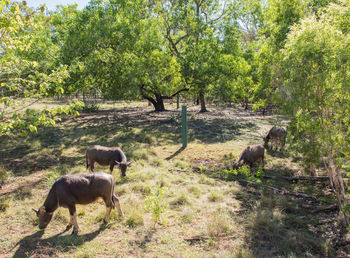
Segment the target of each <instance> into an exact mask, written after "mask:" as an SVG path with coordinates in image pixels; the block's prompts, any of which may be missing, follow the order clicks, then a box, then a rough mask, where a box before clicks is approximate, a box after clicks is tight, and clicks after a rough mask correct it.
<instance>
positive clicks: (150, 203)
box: [146, 185, 168, 227]
mask: <svg viewBox="0 0 350 258" xmlns="http://www.w3.org/2000/svg"><path fill="white" fill-rule="evenodd" d="M165 191H166V188H165V187H161V186H159V185H157V186H156V187H155V189H154V191H153V194H152V195H149V196H148V197H147V198H146V210H148V211H150V212H152V219H153V221H154V227H155V226H156V224H157V223H158V222H159V221H160V219H161V215H162V213H164V212H165V211H166V209H167V208H168V203H167V202H166V201H165V198H164V196H165Z"/></svg>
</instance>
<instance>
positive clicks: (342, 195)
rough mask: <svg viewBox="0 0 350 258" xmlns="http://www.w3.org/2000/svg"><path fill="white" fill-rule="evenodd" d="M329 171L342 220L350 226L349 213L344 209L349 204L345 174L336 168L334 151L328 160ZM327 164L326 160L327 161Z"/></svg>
mask: <svg viewBox="0 0 350 258" xmlns="http://www.w3.org/2000/svg"><path fill="white" fill-rule="evenodd" d="M327 163H328V164H327V166H326V168H327V171H328V175H329V179H330V181H331V185H332V186H333V187H334V190H335V194H336V196H337V202H338V208H339V215H340V218H341V221H343V222H344V224H345V227H347V226H349V216H348V215H349V214H347V212H346V211H345V210H343V208H342V207H343V206H345V205H347V204H349V200H348V199H347V197H346V192H345V187H344V182H343V176H342V174H341V172H340V171H339V169H337V168H336V165H335V162H334V157H333V153H330V154H329V156H328V160H327ZM325 164H326V162H325Z"/></svg>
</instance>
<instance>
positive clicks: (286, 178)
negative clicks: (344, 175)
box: [264, 175, 329, 181]
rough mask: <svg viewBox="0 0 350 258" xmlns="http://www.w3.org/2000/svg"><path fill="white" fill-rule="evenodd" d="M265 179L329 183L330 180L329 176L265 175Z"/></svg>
mask: <svg viewBox="0 0 350 258" xmlns="http://www.w3.org/2000/svg"><path fill="white" fill-rule="evenodd" d="M264 178H268V179H285V180H288V181H295V180H310V181H327V180H328V179H329V177H328V176H292V177H288V176H268V175H265V176H264Z"/></svg>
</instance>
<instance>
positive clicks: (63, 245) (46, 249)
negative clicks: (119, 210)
mask: <svg viewBox="0 0 350 258" xmlns="http://www.w3.org/2000/svg"><path fill="white" fill-rule="evenodd" d="M105 229H106V226H105V225H101V226H100V228H99V229H98V230H96V231H94V232H92V233H88V234H84V235H78V236H75V235H62V234H63V233H65V232H67V231H63V232H61V233H58V234H56V235H54V236H52V237H50V238H46V239H41V237H42V236H43V234H44V231H43V230H40V231H37V232H35V233H34V234H32V235H29V236H26V237H24V238H23V239H21V240H20V241H19V242H18V243H17V244H16V246H18V249H17V250H16V252H15V254H14V256H13V257H18V258H19V257H42V256H47V257H53V256H55V255H56V252H57V250H60V251H64V252H68V251H69V250H70V249H72V248H76V247H77V246H80V245H82V244H84V243H85V242H88V241H91V240H93V239H94V238H95V237H97V236H98V235H99V234H100V233H101V232H103V231H104V230H105Z"/></svg>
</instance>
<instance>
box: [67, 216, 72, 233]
mask: <svg viewBox="0 0 350 258" xmlns="http://www.w3.org/2000/svg"><path fill="white" fill-rule="evenodd" d="M69 217H70V220H69V223H68V225H67V227H66V231H67V230H69V229H70V228H71V227H72V226H73V224H74V218H73V216H72V215H70V214H69Z"/></svg>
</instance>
